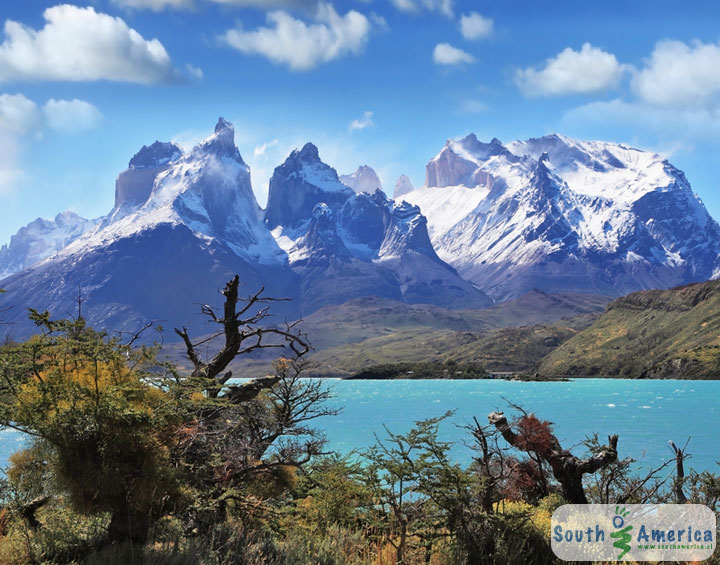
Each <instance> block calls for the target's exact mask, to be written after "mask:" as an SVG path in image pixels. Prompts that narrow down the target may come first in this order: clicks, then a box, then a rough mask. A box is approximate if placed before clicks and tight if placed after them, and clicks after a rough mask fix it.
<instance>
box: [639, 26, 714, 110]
mask: <svg viewBox="0 0 720 565" xmlns="http://www.w3.org/2000/svg"><path fill="white" fill-rule="evenodd" d="M632 86H633V89H634V91H635V93H636V94H637V95H638V96H639V97H640V98H641V99H642V100H644V101H645V102H649V103H650V104H657V105H668V106H671V105H677V106H685V107H693V106H702V105H704V104H707V103H708V102H714V101H716V100H717V99H718V95H720V45H718V44H716V43H707V44H706V43H701V42H700V41H695V42H694V43H692V44H691V45H687V44H685V43H683V42H682V41H676V40H665V41H660V42H658V43H657V44H656V45H655V49H654V50H653V52H652V55H651V57H650V59H649V60H648V61H647V62H646V66H645V67H644V68H642V69H640V70H639V71H637V72H636V73H635V75H634V77H633V80H632Z"/></svg>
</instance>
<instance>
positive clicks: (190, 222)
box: [0, 118, 490, 336]
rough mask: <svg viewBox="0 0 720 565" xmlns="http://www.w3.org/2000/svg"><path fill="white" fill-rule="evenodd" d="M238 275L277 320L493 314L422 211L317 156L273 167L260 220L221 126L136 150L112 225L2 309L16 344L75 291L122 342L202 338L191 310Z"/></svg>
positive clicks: (39, 270)
mask: <svg viewBox="0 0 720 565" xmlns="http://www.w3.org/2000/svg"><path fill="white" fill-rule="evenodd" d="M55 223H56V224H57V225H60V223H61V222H59V220H56V222H55ZM48 237H49V236H48ZM16 239H17V238H16ZM47 239H48V238H46V240H47ZM64 243H67V242H64ZM15 247H17V245H15ZM56 247H62V245H58V246H56ZM54 251H55V250H54ZM235 273H239V274H240V276H241V277H242V280H243V283H244V290H245V291H246V293H247V294H251V293H253V292H255V291H256V290H257V289H259V288H260V287H261V286H265V287H266V291H267V294H268V295H270V296H275V297H288V298H292V299H293V301H292V302H281V303H278V304H277V305H276V307H275V308H274V309H273V310H274V312H275V313H276V314H278V315H280V316H281V318H280V319H282V317H287V318H288V319H293V318H297V317H299V316H300V315H301V314H303V313H309V312H312V311H313V310H315V309H317V308H319V307H321V306H324V305H326V304H332V303H338V302H343V301H345V300H348V299H350V298H357V297H360V296H367V295H380V296H385V297H390V298H395V299H398V300H403V301H406V302H429V303H433V304H438V305H443V306H463V307H472V306H484V305H486V304H488V303H489V302H490V299H489V298H488V297H487V296H485V295H484V294H483V293H482V292H481V291H479V290H478V289H476V288H475V287H474V286H473V285H472V284H470V283H468V282H467V281H465V280H463V279H462V278H461V277H460V276H459V275H458V274H457V272H456V271H455V270H454V269H453V268H452V267H450V266H449V265H447V264H446V263H444V262H443V261H442V260H441V259H440V258H438V256H437V255H436V254H435V251H434V250H433V248H432V244H431V243H430V239H429V236H428V233H427V223H426V219H425V218H424V216H422V214H421V213H420V211H419V209H418V208H417V207H414V206H411V205H408V204H404V203H403V204H401V205H395V204H394V203H393V201H391V200H388V199H387V198H386V197H385V195H384V194H383V193H382V192H381V191H376V192H375V193H374V194H372V195H370V194H367V193H360V194H356V193H355V192H354V191H353V190H352V189H351V188H349V187H348V186H346V185H345V184H343V183H341V182H340V180H339V178H338V175H337V173H336V171H335V170H334V169H333V168H332V167H330V166H328V165H327V164H325V163H323V162H322V161H321V160H320V157H319V154H318V150H317V148H316V147H315V146H314V145H312V144H307V145H305V146H304V147H303V148H302V149H301V150H299V151H293V152H292V153H291V154H290V156H289V157H288V158H287V160H286V161H285V162H284V163H283V164H282V165H280V166H279V167H277V169H276V170H275V173H274V175H273V177H272V179H271V181H270V194H269V200H268V207H267V210H266V211H263V210H262V209H261V208H260V206H259V205H258V203H257V201H256V199H255V196H254V193H253V191H252V187H251V184H250V171H249V168H248V166H247V164H246V163H245V162H244V161H243V159H242V157H241V155H240V153H239V151H238V149H237V147H236V146H235V142H234V128H233V126H232V124H230V123H229V122H227V121H225V120H224V119H222V118H220V120H219V121H218V123H217V125H216V127H215V130H214V132H213V134H212V135H210V136H209V137H208V138H207V139H205V140H204V141H203V142H201V143H199V144H198V145H197V146H195V147H194V148H193V149H192V150H190V151H188V152H183V151H182V150H181V149H180V148H179V147H178V146H176V145H174V144H172V143H160V142H155V143H153V144H152V145H150V146H144V147H143V148H142V149H141V150H140V151H139V152H138V153H137V154H136V155H135V156H134V157H133V158H132V159H131V160H130V162H129V165H128V168H127V169H126V170H125V171H123V172H122V173H120V175H119V177H118V180H117V182H116V187H115V205H114V207H113V209H112V210H111V211H110V212H109V214H108V215H107V216H106V217H104V218H101V219H100V220H99V221H98V222H97V223H96V224H95V225H93V226H92V227H91V229H89V230H87V231H85V233H83V234H82V235H80V234H78V236H77V237H76V238H75V239H74V240H72V241H70V242H69V243H67V244H66V245H65V246H64V247H62V249H60V250H59V251H58V252H57V253H55V254H54V255H52V256H50V257H48V258H46V259H44V260H42V261H39V262H37V263H36V264H34V265H33V266H30V267H29V268H24V269H23V270H22V271H21V272H18V273H16V274H14V275H12V276H10V277H8V278H5V279H4V280H3V281H2V287H3V288H4V289H5V290H6V291H7V292H6V293H3V294H2V295H0V308H4V307H5V306H8V305H12V306H13V308H12V309H11V310H10V311H8V312H4V314H3V318H4V321H8V322H12V323H14V324H15V325H14V326H13V332H14V334H15V335H17V336H20V335H22V334H23V333H26V332H29V331H30V330H31V326H30V324H28V323H27V319H26V308H27V307H32V308H36V309H39V310H44V309H47V310H49V311H51V312H52V313H55V314H56V315H60V316H62V315H67V313H69V312H74V311H76V304H75V301H76V299H77V293H78V288H80V289H81V291H82V293H83V300H84V301H83V315H84V316H85V317H86V318H87V319H88V320H89V321H90V322H91V323H92V324H94V325H96V326H101V327H107V328H109V329H113V330H129V329H137V328H138V327H141V326H142V325H143V324H144V323H145V322H147V321H148V320H163V323H164V325H166V326H168V327H172V326H183V325H187V326H189V327H191V328H193V327H194V330H195V331H196V332H203V333H207V332H208V331H209V329H208V327H207V326H206V325H205V320H204V319H203V318H202V317H200V316H198V310H199V307H198V304H199V303H205V302H207V301H209V300H211V297H212V296H214V295H215V294H216V291H217V289H218V288H220V287H222V285H223V284H224V283H225V282H226V281H227V280H229V279H230V278H231V277H232V276H233V275H234V274H235Z"/></svg>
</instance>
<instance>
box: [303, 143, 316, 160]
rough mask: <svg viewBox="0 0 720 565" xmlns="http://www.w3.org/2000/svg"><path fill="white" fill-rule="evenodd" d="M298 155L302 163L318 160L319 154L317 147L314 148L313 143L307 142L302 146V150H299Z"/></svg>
mask: <svg viewBox="0 0 720 565" xmlns="http://www.w3.org/2000/svg"><path fill="white" fill-rule="evenodd" d="M298 155H299V157H300V159H301V160H302V161H319V160H320V153H319V151H318V148H317V146H315V145H314V144H313V143H310V142H309V141H308V142H307V143H306V144H305V145H303V148H302V149H301V150H300V152H299V153H298Z"/></svg>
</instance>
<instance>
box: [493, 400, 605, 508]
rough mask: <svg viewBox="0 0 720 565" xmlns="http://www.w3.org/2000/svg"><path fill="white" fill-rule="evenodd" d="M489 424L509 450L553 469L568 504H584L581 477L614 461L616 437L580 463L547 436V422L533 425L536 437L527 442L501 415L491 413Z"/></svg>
mask: <svg viewBox="0 0 720 565" xmlns="http://www.w3.org/2000/svg"><path fill="white" fill-rule="evenodd" d="M530 418H534V416H532V415H529V416H528V415H525V416H523V418H522V419H520V420H519V422H518V423H519V424H520V425H522V424H523V423H524V422H528V421H529V419H530ZM488 421H489V422H490V423H491V424H492V425H493V426H495V428H496V429H497V431H498V432H499V433H500V434H501V435H502V437H503V438H504V439H505V441H507V442H508V443H509V444H510V445H511V446H513V447H515V448H516V449H519V450H521V451H524V452H526V453H528V454H533V455H535V456H537V457H539V458H540V460H542V461H544V462H546V463H547V464H548V465H549V466H550V469H552V472H553V476H554V477H555V479H556V480H557V481H558V482H559V483H560V486H561V488H562V492H563V496H564V497H565V499H566V500H567V501H568V502H569V503H571V504H587V503H588V501H587V497H586V495H585V490H584V489H583V485H582V479H583V475H585V474H587V473H594V472H595V471H597V470H598V469H601V468H602V467H605V466H606V465H609V464H610V463H612V462H613V461H617V442H618V436H617V435H612V436H609V438H608V445H606V446H604V447H603V449H602V450H601V451H600V452H598V453H596V454H593V455H592V456H590V457H587V458H585V459H581V458H579V457H576V456H575V455H573V454H572V453H571V452H570V451H569V450H566V449H563V448H562V446H561V445H560V442H559V441H558V439H557V438H556V437H555V435H553V434H552V433H551V432H550V428H549V424H548V423H547V422H540V421H539V420H537V419H536V418H535V422H537V423H538V424H540V425H541V427H540V429H539V430H538V437H537V438H532V439H529V438H527V437H526V436H525V435H524V434H518V433H515V431H513V429H512V427H511V425H510V424H509V423H508V421H507V418H506V417H505V415H504V414H503V413H502V412H491V413H490V414H489V415H488Z"/></svg>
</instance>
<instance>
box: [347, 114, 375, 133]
mask: <svg viewBox="0 0 720 565" xmlns="http://www.w3.org/2000/svg"><path fill="white" fill-rule="evenodd" d="M372 117H373V113H372V112H371V111H370V110H366V111H365V112H363V115H362V117H361V118H358V119H357V120H353V121H352V122H350V125H349V126H348V131H349V132H351V133H352V132H353V131H358V130H363V129H365V128H369V127H372V126H373V120H372Z"/></svg>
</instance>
